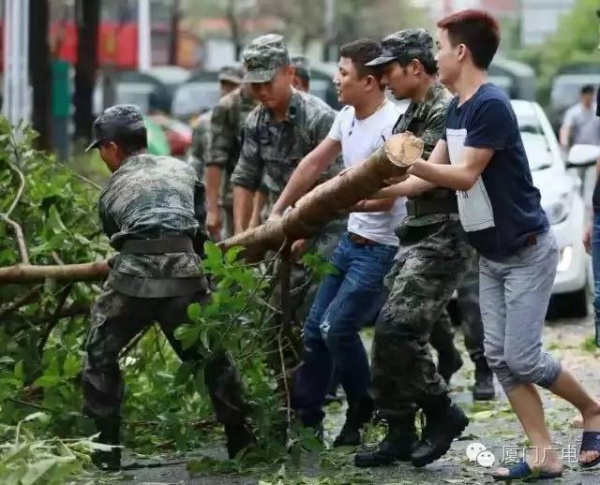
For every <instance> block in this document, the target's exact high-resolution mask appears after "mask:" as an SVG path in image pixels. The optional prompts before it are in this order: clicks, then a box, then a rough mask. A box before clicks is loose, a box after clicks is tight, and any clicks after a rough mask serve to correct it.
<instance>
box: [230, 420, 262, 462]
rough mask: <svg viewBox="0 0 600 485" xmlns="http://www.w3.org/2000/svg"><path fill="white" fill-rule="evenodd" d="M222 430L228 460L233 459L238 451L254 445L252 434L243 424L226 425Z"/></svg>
mask: <svg viewBox="0 0 600 485" xmlns="http://www.w3.org/2000/svg"><path fill="white" fill-rule="evenodd" d="M224 428H225V436H226V438H227V455H228V456H229V459H234V458H235V457H236V456H237V455H238V453H239V452H240V451H242V450H244V449H245V448H248V447H249V446H251V445H253V444H255V443H256V438H255V437H254V434H253V433H252V432H251V431H250V429H249V428H248V426H247V425H246V424H245V423H240V424H226V425H225V426H224Z"/></svg>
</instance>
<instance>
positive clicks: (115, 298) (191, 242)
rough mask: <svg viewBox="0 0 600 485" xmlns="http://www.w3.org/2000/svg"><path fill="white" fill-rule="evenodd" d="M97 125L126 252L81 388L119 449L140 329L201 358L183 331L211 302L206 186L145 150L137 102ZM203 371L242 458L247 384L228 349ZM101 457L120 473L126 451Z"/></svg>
mask: <svg viewBox="0 0 600 485" xmlns="http://www.w3.org/2000/svg"><path fill="white" fill-rule="evenodd" d="M93 130H94V142H93V143H92V144H91V145H90V147H89V148H88V150H89V149H91V148H98V149H99V151H100V156H101V158H102V159H103V160H104V162H105V163H106V165H107V167H108V168H109V169H110V171H111V172H113V174H112V176H111V177H110V179H109V181H108V184H107V186H106V188H105V189H104V190H103V191H102V193H101V194H100V200H99V204H98V205H99V215H100V220H101V223H102V228H103V231H104V232H105V233H106V235H107V236H108V237H109V238H110V244H111V246H112V247H114V248H115V249H116V250H117V251H118V253H117V254H116V255H115V256H114V257H112V258H111V259H110V261H109V266H110V271H109V276H108V279H107V281H106V282H105V285H104V288H103V291H102V294H101V295H100V297H99V298H98V300H97V301H96V303H95V304H94V306H93V308H92V312H91V328H90V331H89V334H88V337H87V341H86V344H85V352H86V356H85V363H84V369H83V373H82V387H83V396H84V402H85V404H84V412H85V413H86V414H87V415H88V416H90V417H92V418H93V419H94V420H95V423H96V426H97V427H98V430H99V431H100V437H99V441H100V442H102V443H105V444H110V445H118V444H119V443H120V436H119V435H120V425H121V417H120V409H121V402H122V400H123V392H124V385H123V379H122V377H121V373H120V370H119V363H118V358H119V353H120V352H121V350H122V349H123V348H124V347H125V346H127V344H128V343H129V342H131V340H132V339H133V338H135V336H136V335H138V334H139V333H140V332H142V331H144V330H145V329H146V328H147V327H148V326H150V325H152V324H153V322H158V323H159V324H160V326H161V328H162V330H163V332H164V334H165V336H166V338H167V339H168V340H169V342H170V344H171V345H172V346H173V349H174V350H175V351H176V352H177V354H178V355H179V357H180V358H181V359H182V360H184V361H188V362H192V363H194V364H195V365H200V364H201V360H202V354H201V352H200V350H199V349H198V348H196V347H195V346H192V347H191V348H188V349H185V350H184V349H183V347H182V346H181V344H180V342H179V341H178V340H177V339H176V338H175V333H174V332H175V329H176V328H177V326H178V325H180V324H182V323H185V322H186V321H188V317H187V307H188V306H189V305H190V304H191V303H195V302H197V303H201V304H203V303H205V302H207V300H208V299H209V291H208V285H207V281H206V278H205V277H204V275H203V274H202V270H201V264H202V260H201V256H200V255H199V254H201V251H202V244H203V241H204V240H205V237H204V231H203V229H204V228H203V227H202V226H203V223H204V217H205V214H204V190H203V186H202V184H201V182H200V181H199V180H198V179H197V177H196V174H195V172H194V170H193V169H192V168H191V167H190V166H189V165H188V164H187V163H185V162H182V161H180V160H177V159H175V158H172V157H158V156H153V155H149V154H147V153H146V147H147V140H146V128H145V125H144V121H143V118H142V114H141V112H140V111H139V109H138V108H137V107H136V106H132V105H118V106H114V107H112V108H109V109H107V110H106V111H104V113H102V114H101V115H100V116H99V118H98V119H97V120H96V121H95V122H94V126H93ZM204 372H205V379H206V385H207V388H208V392H209V394H210V397H211V400H212V403H213V406H214V409H215V412H216V415H217V419H218V420H219V421H220V422H221V423H223V424H224V426H225V433H226V435H227V448H228V452H229V456H231V457H233V456H235V455H236V454H237V453H238V452H239V451H240V450H241V449H242V448H244V447H246V446H247V445H248V444H250V443H251V442H252V441H253V436H252V434H251V433H250V431H249V430H248V428H247V426H246V418H245V416H246V414H247V412H248V409H247V406H246V404H245V403H244V401H243V399H242V388H241V384H240V381H239V380H238V377H237V373H236V370H235V368H234V367H233V365H232V363H231V362H230V360H229V359H228V358H227V356H226V355H215V356H214V358H213V357H211V358H210V360H208V361H207V362H205V363H204ZM93 459H94V462H95V463H96V464H97V465H98V466H99V467H102V468H106V469H118V468H119V467H120V461H121V453H120V449H119V448H113V449H112V450H111V451H110V452H106V451H100V452H97V453H96V454H95V455H94V457H93Z"/></svg>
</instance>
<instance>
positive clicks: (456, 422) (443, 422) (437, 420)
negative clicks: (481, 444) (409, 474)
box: [410, 396, 469, 467]
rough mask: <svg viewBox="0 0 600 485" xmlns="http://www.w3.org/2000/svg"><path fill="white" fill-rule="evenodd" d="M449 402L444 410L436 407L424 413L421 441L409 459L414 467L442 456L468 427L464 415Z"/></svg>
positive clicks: (421, 465) (426, 463) (467, 421)
mask: <svg viewBox="0 0 600 485" xmlns="http://www.w3.org/2000/svg"><path fill="white" fill-rule="evenodd" d="M444 397H445V396H444ZM445 398H446V399H447V397H445ZM448 401H449V399H448ZM449 402H450V404H449V405H448V404H446V409H443V408H441V409H440V408H439V407H438V408H437V409H433V408H432V409H430V411H429V412H428V413H427V412H425V420H426V421H425V426H424V427H422V430H423V431H422V436H421V440H420V441H419V444H418V446H417V447H416V448H415V450H414V451H413V452H412V454H411V457H410V461H411V462H412V464H413V465H414V466H416V467H423V466H425V465H429V464H430V463H433V462H434V461H436V460H438V459H439V458H441V457H442V456H444V455H445V454H446V453H447V452H448V450H449V449H450V446H451V445H452V442H453V441H454V439H455V438H458V437H459V436H460V435H461V434H462V432H463V431H464V430H465V428H466V427H467V426H468V425H469V418H467V416H466V414H465V413H464V412H463V411H462V410H461V409H460V408H459V407H458V406H457V405H456V404H454V403H453V402H452V401H449Z"/></svg>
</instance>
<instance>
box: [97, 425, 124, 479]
mask: <svg viewBox="0 0 600 485" xmlns="http://www.w3.org/2000/svg"><path fill="white" fill-rule="evenodd" d="M94 422H95V423H96V428H97V429H98V431H100V436H99V437H98V443H101V444H103V445H115V446H118V445H119V444H120V442H121V440H120V432H121V417H120V416H107V417H104V418H95V419H94ZM92 463H93V464H94V465H96V466H97V467H98V468H100V469H101V470H106V471H115V470H119V469H120V468H121V448H112V449H111V450H107V451H104V450H95V451H94V453H93V454H92Z"/></svg>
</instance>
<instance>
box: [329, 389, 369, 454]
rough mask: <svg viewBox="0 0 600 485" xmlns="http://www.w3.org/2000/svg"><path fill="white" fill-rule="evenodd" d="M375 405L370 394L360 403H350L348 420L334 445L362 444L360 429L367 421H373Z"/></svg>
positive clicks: (347, 413)
mask: <svg viewBox="0 0 600 485" xmlns="http://www.w3.org/2000/svg"><path fill="white" fill-rule="evenodd" d="M373 407H374V406H373V399H371V398H370V397H368V396H366V397H365V398H363V400H362V401H360V402H358V403H352V404H349V405H348V411H347V412H346V422H345V423H344V426H343V427H342V430H341V431H340V434H339V435H338V436H337V438H336V439H335V440H334V442H333V446H334V447H337V446H356V445H360V443H361V436H360V431H361V429H362V427H363V426H364V425H365V424H366V423H368V422H369V421H371V417H372V416H373Z"/></svg>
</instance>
